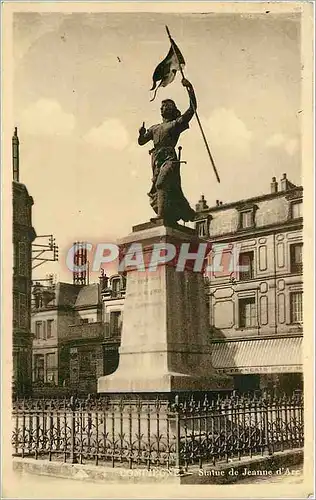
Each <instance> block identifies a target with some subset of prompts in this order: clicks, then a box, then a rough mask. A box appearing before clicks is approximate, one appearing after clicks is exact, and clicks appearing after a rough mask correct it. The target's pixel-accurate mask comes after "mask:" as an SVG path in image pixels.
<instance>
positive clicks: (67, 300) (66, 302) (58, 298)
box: [47, 281, 79, 307]
mask: <svg viewBox="0 0 316 500" xmlns="http://www.w3.org/2000/svg"><path fill="white" fill-rule="evenodd" d="M55 293H56V295H55V298H54V299H53V300H51V301H50V302H49V303H48V304H47V305H48V306H68V307H71V306H74V305H75V302H76V298H77V295H78V293H79V288H78V287H77V286H75V285H73V284H72V283H63V282H61V281H60V282H58V283H57V284H56V288H55Z"/></svg>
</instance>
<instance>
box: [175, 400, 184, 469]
mask: <svg viewBox="0 0 316 500" xmlns="http://www.w3.org/2000/svg"><path fill="white" fill-rule="evenodd" d="M174 410H175V426H176V428H175V435H176V464H175V465H176V473H177V474H181V473H182V468H181V457H180V438H181V435H180V412H179V396H178V395H176V397H175V405H174Z"/></svg>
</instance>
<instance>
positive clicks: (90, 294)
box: [75, 283, 100, 307]
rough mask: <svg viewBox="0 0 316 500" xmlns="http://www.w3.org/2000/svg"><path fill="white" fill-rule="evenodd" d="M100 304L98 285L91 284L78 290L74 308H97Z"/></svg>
mask: <svg viewBox="0 0 316 500" xmlns="http://www.w3.org/2000/svg"><path fill="white" fill-rule="evenodd" d="M99 302H100V293H99V284H98V283H92V284H91V285H86V286H83V287H82V288H80V290H79V293H78V296H77V299H76V302H75V307H84V306H94V305H95V306H97V305H98V304H99Z"/></svg>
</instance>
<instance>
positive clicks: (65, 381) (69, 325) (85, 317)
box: [32, 276, 125, 393]
mask: <svg viewBox="0 0 316 500" xmlns="http://www.w3.org/2000/svg"><path fill="white" fill-rule="evenodd" d="M124 293H125V285H124V278H123V277H120V276H113V277H111V278H110V279H108V278H107V277H106V276H102V277H101V278H100V284H99V283H93V284H90V285H86V284H85V285H78V284H73V283H61V282H60V283H57V284H56V285H55V286H53V287H52V286H48V287H45V286H42V285H40V284H36V285H35V287H34V288H33V295H34V298H35V300H34V308H33V314H32V331H33V333H34V341H33V390H34V391H35V392H37V391H42V388H43V386H45V390H46V391H47V390H48V388H49V387H50V388H51V390H52V392H54V390H55V389H56V387H60V388H66V389H70V390H72V391H74V390H77V391H81V392H86V393H87V392H95V391H96V386H97V379H98V377H100V376H102V375H105V374H109V373H112V372H113V371H115V369H116V368H117V365H118V347H119V344H120V335H121V324H122V313H121V311H122V301H123V297H124Z"/></svg>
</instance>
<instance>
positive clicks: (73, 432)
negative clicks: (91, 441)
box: [70, 396, 77, 464]
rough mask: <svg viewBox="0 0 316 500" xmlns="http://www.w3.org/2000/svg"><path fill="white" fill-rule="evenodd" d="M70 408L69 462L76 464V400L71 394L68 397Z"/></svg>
mask: <svg viewBox="0 0 316 500" xmlns="http://www.w3.org/2000/svg"><path fill="white" fill-rule="evenodd" d="M70 410H71V417H70V463H71V464H76V463H77V457H76V451H75V447H76V401H75V398H74V397H73V396H71V398H70Z"/></svg>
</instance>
